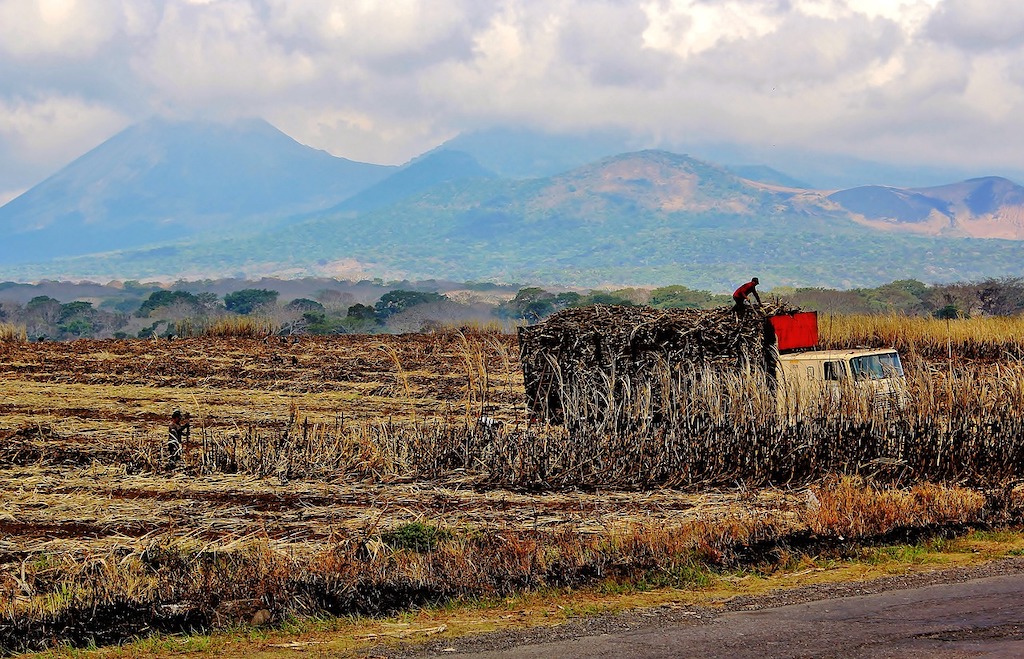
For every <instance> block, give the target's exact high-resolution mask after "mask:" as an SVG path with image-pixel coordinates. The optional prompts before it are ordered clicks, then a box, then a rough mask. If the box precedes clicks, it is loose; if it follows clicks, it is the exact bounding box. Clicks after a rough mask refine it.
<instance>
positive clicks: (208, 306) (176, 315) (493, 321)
mask: <svg viewBox="0 0 1024 659" xmlns="http://www.w3.org/2000/svg"><path fill="white" fill-rule="evenodd" d="M762 295H763V296H767V297H768V298H778V299H781V300H784V301H786V302H788V303H790V304H793V305H795V306H798V307H801V308H804V309H808V310H816V311H819V312H823V313H837V314H853V313H868V314H877V313H898V314H905V315H918V316H924V315H930V316H935V317H939V318H964V317H971V316H979V315H1015V314H1019V313H1024V278H1019V277H1018V278H1002V279H988V280H984V281H980V282H966V283H954V284H935V285H928V284H925V283H923V282H920V281H916V280H899V281H894V282H891V283H889V284H884V285H882V286H878V287H876V288H859V289H850V290H836V289H826V288H787V287H775V288H771V289H768V290H767V291H766V292H765V293H763V294H762ZM730 303H731V300H730V297H729V296H728V295H721V294H713V293H711V292H708V291H702V290H696V289H691V288H688V287H686V286H681V285H676V286H664V287H660V288H654V289H646V288H623V289H618V290H592V291H589V292H580V291H549V290H546V289H544V288H541V287H535V286H534V287H526V288H521V289H519V290H518V292H517V293H516V294H515V295H514V296H513V297H511V298H510V299H504V300H502V301H498V302H495V301H479V300H472V299H455V298H453V297H451V296H449V295H446V294H444V293H439V292H431V291H422V290H405V289H401V288H398V289H394V290H390V291H388V292H386V293H384V294H383V295H381V296H380V298H378V299H377V300H376V301H375V302H373V303H367V302H355V301H354V300H352V299H351V296H346V295H342V294H339V293H338V292H337V291H334V290H322V291H320V292H318V293H317V294H314V295H313V296H312V297H298V298H293V299H291V300H288V301H287V302H283V301H282V300H281V299H280V293H279V292H278V291H276V290H272V289H268V288H244V289H240V290H237V291H233V292H230V293H227V294H225V295H223V297H221V296H218V295H216V294H215V293H211V292H198V293H193V292H189V291H187V290H164V289H159V290H152V291H149V295H148V297H145V298H144V299H143V300H142V301H141V303H139V302H137V301H136V302H134V303H133V304H132V305H131V308H125V304H124V302H123V301H122V302H118V303H116V304H115V305H113V308H111V306H110V305H106V304H105V303H103V304H100V306H99V307H97V306H94V303H93V302H92V301H86V300H73V301H70V302H61V301H59V300H57V299H54V298H53V297H50V296H47V295H40V296H36V297H34V298H32V299H31V300H29V301H28V302H27V303H24V304H18V303H15V302H10V301H4V302H0V322H4V323H7V324H12V325H16V326H20V327H24V328H25V330H26V333H27V335H28V336H29V338H30V339H32V340H70V339H76V338H108V337H113V338H154V337H173V336H175V335H176V334H177V331H178V327H179V325H180V324H181V323H182V322H183V321H189V322H192V323H194V322H195V321H197V320H208V319H216V318H221V317H227V316H259V317H261V318H269V319H272V320H273V321H274V325H275V326H277V327H280V328H281V331H282V333H296V334H346V333H362V334H365V333H383V332H391V333H396V332H420V331H429V330H432V329H437V328H440V327H444V326H459V325H467V324H469V325H474V324H475V325H478V326H479V325H500V326H502V327H504V328H509V327H512V326H514V325H517V324H523V323H534V322H538V321H540V320H543V319H544V318H546V317H548V316H550V315H551V314H553V313H555V312H557V311H560V310H562V309H567V308H570V307H580V306H588V305H593V304H618V305H649V306H653V307H656V308H660V309H669V308H688V307H689V308H711V307H715V306H722V305H727V304H730Z"/></svg>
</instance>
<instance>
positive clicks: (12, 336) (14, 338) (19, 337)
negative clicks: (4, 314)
mask: <svg viewBox="0 0 1024 659" xmlns="http://www.w3.org/2000/svg"><path fill="white" fill-rule="evenodd" d="M26 341H28V334H26V332H25V328H24V327H19V326H18V325H11V324H10V323H0V343H24V342H26Z"/></svg>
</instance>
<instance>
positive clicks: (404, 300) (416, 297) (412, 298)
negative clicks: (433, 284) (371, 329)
mask: <svg viewBox="0 0 1024 659" xmlns="http://www.w3.org/2000/svg"><path fill="white" fill-rule="evenodd" d="M447 299H448V298H447V297H445V296H444V295H441V294H439V293H423V292H421V291H403V290H394V291H390V292H388V293H385V294H384V295H382V296H381V297H380V299H379V300H378V301H377V304H375V305H374V310H375V311H376V315H377V320H379V321H381V322H384V321H386V320H387V319H388V318H390V317H391V316H394V315H395V314H397V313H401V312H403V311H405V310H407V309H411V308H412V307H415V306H416V305H419V304H427V303H428V302H440V301H441V300H447Z"/></svg>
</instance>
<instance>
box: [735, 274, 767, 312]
mask: <svg viewBox="0 0 1024 659" xmlns="http://www.w3.org/2000/svg"><path fill="white" fill-rule="evenodd" d="M759 283H760V282H759V281H757V277H754V278H753V279H751V280H750V281H748V282H747V283H745V284H743V285H742V286H740V287H739V288H737V289H736V290H735V291H734V292H733V294H732V301H733V302H735V303H736V306H734V307H733V308H732V310H733V311H735V312H736V313H743V312H744V311H746V309H747V305H748V300H747V298H748V297H750V295H751V294H753V295H754V299H755V300H757V306H761V296H760V295H758V294H757V285H758V284H759Z"/></svg>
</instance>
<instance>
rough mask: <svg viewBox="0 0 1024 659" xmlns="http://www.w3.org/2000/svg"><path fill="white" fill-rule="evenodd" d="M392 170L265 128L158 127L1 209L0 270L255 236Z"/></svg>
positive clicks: (112, 142) (101, 150)
mask: <svg viewBox="0 0 1024 659" xmlns="http://www.w3.org/2000/svg"><path fill="white" fill-rule="evenodd" d="M393 170H394V168H392V167H383V166H380V165H369V164H365V163H358V162H353V161H350V160H345V159H344V158H336V157H334V156H332V155H330V154H328V153H326V152H323V151H319V150H316V149H312V148H310V147H307V146H303V145H301V144H299V143H298V142H296V141H295V140H293V139H292V138H290V137H288V136H287V135H285V134H284V133H282V132H280V131H279V130H277V129H276V128H274V127H273V126H271V125H270V124H268V123H266V122H265V121H262V120H246V121H236V122H233V123H230V124H217V123H206V122H167V121H163V120H155V119H154V120H151V121H148V122H145V123H142V124H138V125H135V126H132V127H130V128H128V129H126V130H125V131H123V132H121V133H119V134H117V135H115V136H114V137H112V138H110V139H109V140H107V141H106V142H104V143H103V144H101V145H100V146H98V147H96V148H95V149H93V150H91V151H89V152H88V153H86V154H85V155H83V156H82V157H80V158H78V159H77V160H75V161H74V162H72V163H71V164H69V165H68V166H67V167H65V168H63V169H62V170H60V171H59V172H57V173H56V174H54V175H53V176H51V177H50V178H48V179H46V180H45V181H43V182H42V183H40V184H39V185H36V186H35V187H33V188H32V189H30V190H28V191H27V192H25V193H24V194H23V195H21V196H20V197H17V198H16V199H13V200H12V201H10V202H9V203H8V204H6V205H5V206H3V207H2V208H0V231H2V232H3V234H4V237H5V240H4V241H3V242H2V243H0V261H3V262H7V263H11V262H24V261H32V260H39V259H45V258H51V257H55V256H64V255H73V254H85V253H89V252H97V251H107V250H115V249H123V248H127V247H132V246H137V245H145V244H149V243H154V242H157V241H167V240H171V239H180V238H183V237H192V236H196V235H202V234H206V233H234V232H247V231H252V230H255V229H258V228H260V225H261V224H263V225H265V224H266V223H268V222H271V221H273V220H275V219H277V218H281V217H284V216H287V215H292V214H295V213H299V212H303V211H311V210H315V209H323V208H327V207H330V206H332V205H334V204H337V203H338V202H340V201H342V200H343V199H345V198H347V197H349V196H351V195H352V194H354V193H355V192H358V191H359V190H362V189H364V188H366V187H367V186H369V185H372V184H373V183H376V182H377V181H379V180H381V179H383V178H384V177H385V176H387V175H388V174H389V173H391V172H392V171H393Z"/></svg>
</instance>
